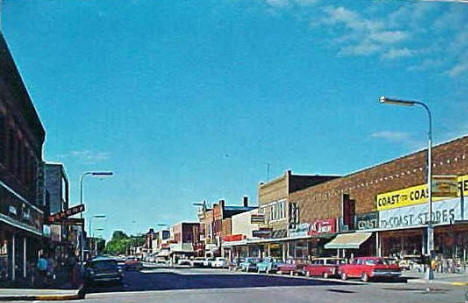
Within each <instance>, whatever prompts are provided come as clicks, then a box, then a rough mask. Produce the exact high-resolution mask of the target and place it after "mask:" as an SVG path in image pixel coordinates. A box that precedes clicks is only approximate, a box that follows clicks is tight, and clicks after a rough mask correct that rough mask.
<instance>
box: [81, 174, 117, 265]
mask: <svg viewBox="0 0 468 303" xmlns="http://www.w3.org/2000/svg"><path fill="white" fill-rule="evenodd" d="M113 175H114V173H113V172H111V171H88V172H85V173H83V174H81V176H80V205H82V204H83V180H84V177H86V176H92V177H110V176H113ZM80 217H81V219H83V213H81V214H80ZM89 232H90V233H91V230H90V231H89ZM84 240H85V239H84V226H83V230H82V231H81V247H80V250H81V270H82V271H83V270H84V242H85V241H84Z"/></svg>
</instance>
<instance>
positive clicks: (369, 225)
mask: <svg viewBox="0 0 468 303" xmlns="http://www.w3.org/2000/svg"><path fill="white" fill-rule="evenodd" d="M354 227H355V228H356V230H366V229H374V228H379V212H378V211H374V212H370V213H367V214H361V215H356V216H355V223H354Z"/></svg>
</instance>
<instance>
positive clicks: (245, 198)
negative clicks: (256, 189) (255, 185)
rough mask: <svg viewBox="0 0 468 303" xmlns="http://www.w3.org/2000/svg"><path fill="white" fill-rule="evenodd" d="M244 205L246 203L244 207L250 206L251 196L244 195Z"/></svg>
mask: <svg viewBox="0 0 468 303" xmlns="http://www.w3.org/2000/svg"><path fill="white" fill-rule="evenodd" d="M243 205H244V207H247V206H249V197H247V196H244V199H243Z"/></svg>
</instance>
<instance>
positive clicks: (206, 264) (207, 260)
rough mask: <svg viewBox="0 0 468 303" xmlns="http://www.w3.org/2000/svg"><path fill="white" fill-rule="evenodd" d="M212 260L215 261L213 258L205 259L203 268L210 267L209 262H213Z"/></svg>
mask: <svg viewBox="0 0 468 303" xmlns="http://www.w3.org/2000/svg"><path fill="white" fill-rule="evenodd" d="M214 260H215V258H214V257H210V258H205V261H203V266H204V267H211V262H213V261H214Z"/></svg>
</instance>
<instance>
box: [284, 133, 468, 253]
mask: <svg viewBox="0 0 468 303" xmlns="http://www.w3.org/2000/svg"><path fill="white" fill-rule="evenodd" d="M432 157H433V162H432V166H433V167H432V168H433V174H434V175H454V176H456V177H457V178H458V187H459V190H458V191H459V194H458V196H457V197H435V198H434V200H433V201H434V203H433V210H434V215H433V221H434V222H435V223H434V224H435V226H436V227H435V231H434V233H435V236H434V238H435V243H434V245H435V251H436V253H437V254H439V255H440V257H441V258H442V257H444V258H452V259H463V260H467V252H466V248H465V247H468V246H467V245H468V225H467V224H466V223H465V220H466V219H467V218H468V217H467V212H466V209H467V208H466V207H465V206H464V196H465V195H467V194H468V192H467V188H468V186H467V185H468V182H467V181H466V180H468V137H463V138H460V139H457V140H454V141H451V142H448V143H445V144H441V145H439V146H436V147H435V148H433V154H432ZM426 163H427V151H426V150H422V151H419V152H416V153H413V154H410V155H407V156H404V157H401V158H398V159H395V160H392V161H389V162H386V163H383V164H380V165H377V166H374V167H371V168H368V169H365V170H362V171H358V172H355V173H353V174H350V175H347V176H345V177H343V178H339V179H336V180H331V181H329V182H326V183H323V184H319V185H316V186H312V187H308V188H306V189H303V190H300V191H297V192H295V193H293V194H292V195H291V197H290V200H291V202H292V203H295V204H296V206H297V209H298V213H299V218H300V222H301V223H303V224H308V225H309V226H312V225H313V223H314V222H317V221H320V220H329V219H331V220H335V222H336V223H337V230H338V231H339V232H340V233H341V234H348V233H352V232H355V233H361V234H363V235H362V236H361V240H362V243H361V244H360V245H358V246H357V247H356V246H354V247H353V245H351V244H350V243H348V244H347V243H346V239H345V238H346V235H341V234H340V235H338V236H337V240H334V243H330V244H325V245H322V246H321V248H322V249H321V250H315V251H313V250H312V246H311V245H310V244H309V245H308V254H310V255H315V254H320V253H327V247H328V248H329V250H328V253H331V252H333V253H334V249H340V248H341V249H342V250H343V251H345V250H347V251H348V254H349V253H350V252H352V253H353V255H369V254H370V255H382V256H389V255H393V256H395V255H397V256H403V255H422V254H425V253H427V250H426V243H427V239H426V226H427V222H428V203H427V202H428V190H427V181H426V180H427V174H426V167H427V164H426ZM340 238H341V239H340ZM309 242H315V240H314V239H310V240H309ZM335 251H336V250H335Z"/></svg>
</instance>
